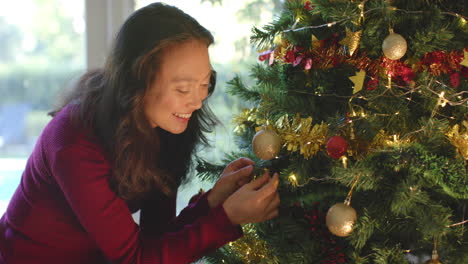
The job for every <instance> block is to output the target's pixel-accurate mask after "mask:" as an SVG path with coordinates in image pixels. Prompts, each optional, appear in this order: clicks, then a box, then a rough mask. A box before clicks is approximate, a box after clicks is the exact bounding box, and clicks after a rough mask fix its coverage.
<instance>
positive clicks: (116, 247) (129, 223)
mask: <svg viewBox="0 0 468 264" xmlns="http://www.w3.org/2000/svg"><path fill="white" fill-rule="evenodd" d="M72 109H74V107H71V106H68V107H66V108H64V109H63V110H62V111H61V112H60V113H59V114H58V115H56V116H55V117H54V118H53V119H52V120H51V121H50V123H49V124H48V125H47V126H46V128H45V129H44V131H43V132H42V135H41V136H40V138H39V140H38V142H37V144H36V146H35V149H34V151H33V153H32V154H31V156H30V158H29V160H28V162H27V165H26V168H25V171H24V173H23V175H22V178H21V182H20V184H19V186H18V188H17V189H16V192H15V194H14V195H13V197H12V199H11V201H10V204H9V206H8V209H7V211H6V213H5V214H4V215H3V217H2V218H1V220H0V264H4V263H7V264H23V263H24V264H26V263H27V264H31V263H35V264H43V263H44V264H45V263H47V264H51V263H67V264H74V263H86V264H93V263H100V264H102V263H108V262H107V261H110V262H112V263H161V264H162V263H171V264H177V263H190V262H193V261H195V260H197V259H198V258H200V257H202V256H203V255H205V254H206V253H208V252H210V251H212V250H215V249H217V248H219V247H221V246H223V245H224V244H225V243H227V242H229V241H233V240H235V239H237V238H239V237H240V236H242V230H241V228H240V226H234V225H232V224H231V222H230V221H229V219H228V217H227V216H226V213H225V211H224V209H223V207H222V206H221V205H219V206H218V207H216V208H212V209H210V208H209V205H208V201H207V199H206V198H207V193H205V194H202V195H200V196H199V197H197V198H196V199H192V200H193V201H191V203H190V204H189V206H188V207H186V208H185V209H184V210H182V212H181V213H180V214H179V216H177V217H176V214H175V205H176V203H175V199H169V198H165V199H163V198H154V199H153V200H149V201H147V202H146V203H143V204H141V205H140V206H139V207H140V208H135V209H141V216H140V226H139V225H137V224H136V223H135V222H134V221H133V218H132V215H131V211H130V209H129V207H128V206H127V204H126V202H125V201H124V200H122V199H120V198H119V197H117V196H116V195H115V193H114V192H113V191H112V190H111V189H110V187H109V184H108V182H109V177H111V176H112V168H111V165H110V162H109V160H108V159H107V158H106V155H105V152H104V150H103V148H102V146H101V145H100V144H99V143H98V141H97V139H96V138H95V137H93V136H90V134H89V133H86V131H85V130H84V129H83V128H80V127H76V125H74V124H72V123H71V122H70V118H69V114H70V112H71V111H72Z"/></svg>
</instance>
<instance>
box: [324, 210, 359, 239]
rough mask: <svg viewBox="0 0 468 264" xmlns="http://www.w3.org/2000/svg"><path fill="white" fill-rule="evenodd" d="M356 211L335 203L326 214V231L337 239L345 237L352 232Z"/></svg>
mask: <svg viewBox="0 0 468 264" xmlns="http://www.w3.org/2000/svg"><path fill="white" fill-rule="evenodd" d="M356 219H357V214H356V210H354V208H352V207H351V206H349V205H346V204H344V203H337V204H335V205H333V206H332V207H330V209H328V212H327V218H326V223H327V227H328V230H330V232H332V233H333V234H334V235H336V236H339V237H346V236H349V235H350V234H351V232H353V227H354V223H355V222H356Z"/></svg>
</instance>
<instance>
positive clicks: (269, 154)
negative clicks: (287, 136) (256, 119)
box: [252, 129, 281, 160]
mask: <svg viewBox="0 0 468 264" xmlns="http://www.w3.org/2000/svg"><path fill="white" fill-rule="evenodd" d="M252 147H253V152H254V153H255V155H257V157H259V158H260V159H262V160H271V159H273V158H275V157H276V156H277V155H278V153H279V151H280V149H281V138H280V137H279V136H278V134H276V132H275V131H272V130H269V129H262V130H260V131H258V132H257V133H256V134H255V136H254V137H253V139H252Z"/></svg>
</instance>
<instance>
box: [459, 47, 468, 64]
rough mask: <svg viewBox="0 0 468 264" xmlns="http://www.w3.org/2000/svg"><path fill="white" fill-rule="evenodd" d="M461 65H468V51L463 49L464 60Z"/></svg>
mask: <svg viewBox="0 0 468 264" xmlns="http://www.w3.org/2000/svg"><path fill="white" fill-rule="evenodd" d="M460 65H463V66H465V67H468V51H466V50H463V60H462V61H461V62H460Z"/></svg>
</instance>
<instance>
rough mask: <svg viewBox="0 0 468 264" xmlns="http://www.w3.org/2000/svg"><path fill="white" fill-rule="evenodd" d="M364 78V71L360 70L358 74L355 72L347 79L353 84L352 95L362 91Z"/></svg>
mask: <svg viewBox="0 0 468 264" xmlns="http://www.w3.org/2000/svg"><path fill="white" fill-rule="evenodd" d="M364 78H366V71H364V70H360V71H359V72H356V75H354V76H351V77H349V79H350V80H351V81H352V82H353V83H354V86H353V94H355V93H357V92H359V91H361V90H362V86H363V85H364Z"/></svg>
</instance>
